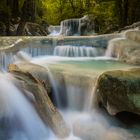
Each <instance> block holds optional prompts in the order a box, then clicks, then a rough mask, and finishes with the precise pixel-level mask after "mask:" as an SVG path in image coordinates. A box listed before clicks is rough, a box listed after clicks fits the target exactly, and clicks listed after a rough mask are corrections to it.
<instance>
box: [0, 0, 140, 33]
mask: <svg viewBox="0 0 140 140" xmlns="http://www.w3.org/2000/svg"><path fill="white" fill-rule="evenodd" d="M87 14H89V15H91V17H92V18H93V20H94V21H95V24H96V30H97V31H99V32H106V30H109V28H110V29H111V28H112V29H113V28H116V27H118V28H121V27H123V26H126V25H128V24H132V23H133V22H136V21H139V20H140V0H133V1H132V0H1V1H0V20H1V21H5V20H6V18H7V19H9V18H13V17H14V18H17V17H20V18H21V19H22V20H24V21H31V22H37V23H39V24H41V23H42V22H44V21H45V22H47V23H49V24H52V25H57V24H60V22H61V21H62V20H65V19H70V18H81V17H82V16H84V15H87ZM2 15H3V16H2Z"/></svg>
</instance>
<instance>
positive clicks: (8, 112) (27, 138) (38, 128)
mask: <svg viewBox="0 0 140 140" xmlns="http://www.w3.org/2000/svg"><path fill="white" fill-rule="evenodd" d="M12 79H13V78H12V76H11V75H10V76H9V75H7V74H0V123H2V124H3V126H4V127H5V131H6V132H4V134H5V135H4V134H3V135H4V136H3V137H4V140H19V139H20V140H43V139H45V137H47V136H48V132H47V129H46V126H45V125H44V124H43V122H42V121H41V119H40V117H39V116H38V114H37V113H36V111H35V109H34V108H33V107H32V105H31V104H30V103H29V102H28V101H27V99H26V98H25V97H24V95H23V93H22V92H21V91H20V90H19V89H18V88H17V87H16V86H15V85H14V83H13V81H12ZM2 120H3V121H2ZM0 129H1V126H0ZM6 137H9V139H6Z"/></svg>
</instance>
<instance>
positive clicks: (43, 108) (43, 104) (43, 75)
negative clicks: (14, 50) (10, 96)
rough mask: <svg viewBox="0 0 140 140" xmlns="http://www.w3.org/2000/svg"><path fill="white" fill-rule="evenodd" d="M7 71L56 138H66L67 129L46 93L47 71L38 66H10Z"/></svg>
mask: <svg viewBox="0 0 140 140" xmlns="http://www.w3.org/2000/svg"><path fill="white" fill-rule="evenodd" d="M9 71H10V72H11V73H12V74H13V75H14V76H15V78H16V79H17V80H18V82H19V83H20V84H19V87H20V88H22V89H23V90H24V91H25V95H26V97H27V98H28V99H29V100H30V101H31V102H32V103H33V104H34V107H35V108H36V110H37V111H38V113H39V115H40V117H41V118H42V120H43V121H44V122H45V123H46V124H47V125H48V126H49V127H50V128H51V129H52V130H53V132H54V133H55V134H56V135H57V136H58V137H61V138H64V137H67V136H68V135H69V128H68V126H67V125H66V123H65V121H64V120H63V118H62V116H61V114H60V113H59V112H58V110H57V109H56V108H55V107H54V105H53V103H52V102H51V100H50V98H49V96H48V93H47V92H48V91H47V89H49V87H47V86H48V82H47V69H45V68H43V67H41V66H38V65H32V64H22V65H20V64H19V65H10V66H9ZM27 91H28V92H27Z"/></svg>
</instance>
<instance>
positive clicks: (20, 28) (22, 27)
mask: <svg viewBox="0 0 140 140" xmlns="http://www.w3.org/2000/svg"><path fill="white" fill-rule="evenodd" d="M25 26H26V21H21V22H20V24H19V25H18V28H17V33H16V35H17V36H23V35H25V33H24V32H25Z"/></svg>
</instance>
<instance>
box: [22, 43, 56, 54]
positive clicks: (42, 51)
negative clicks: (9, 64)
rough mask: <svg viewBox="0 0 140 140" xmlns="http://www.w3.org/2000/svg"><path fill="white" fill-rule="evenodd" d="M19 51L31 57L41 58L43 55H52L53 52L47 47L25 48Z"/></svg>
mask: <svg viewBox="0 0 140 140" xmlns="http://www.w3.org/2000/svg"><path fill="white" fill-rule="evenodd" d="M21 51H23V52H26V53H28V54H30V55H31V56H32V57H37V56H43V55H52V54H53V50H52V49H50V48H48V47H33V46H31V47H27V48H24V49H21Z"/></svg>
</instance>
